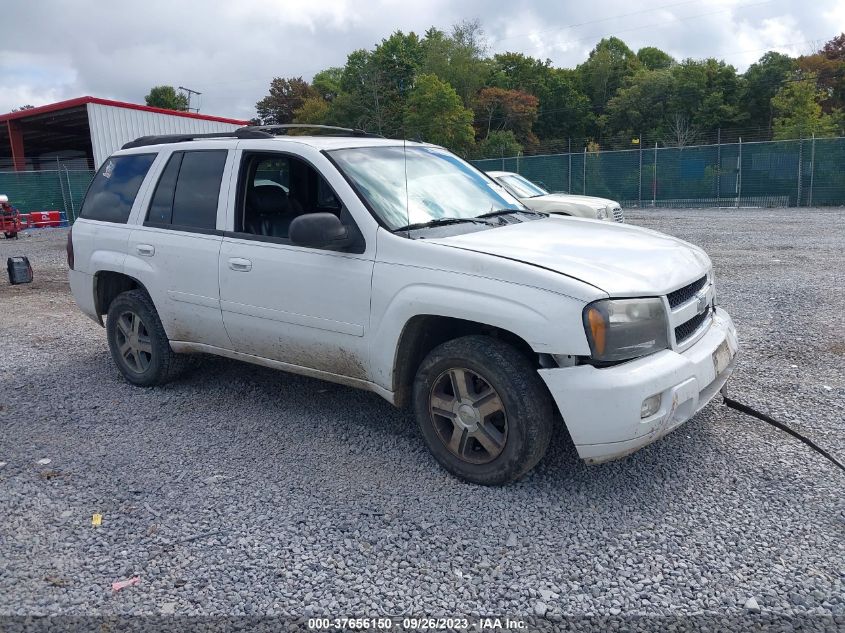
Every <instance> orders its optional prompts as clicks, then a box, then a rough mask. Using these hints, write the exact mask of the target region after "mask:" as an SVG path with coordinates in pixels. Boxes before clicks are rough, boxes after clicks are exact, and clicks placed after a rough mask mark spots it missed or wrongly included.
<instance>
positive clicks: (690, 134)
mask: <svg viewBox="0 0 845 633" xmlns="http://www.w3.org/2000/svg"><path fill="white" fill-rule="evenodd" d="M697 133H698V131H697V130H696V129H695V127H694V126H693V125H692V123H691V122H690V120H689V117H688V116H687V115H685V114H680V113H678V112H676V113H675V114H673V115H672V116H671V117H669V125H668V137H667V138H666V139H664V142H665V144H666V145H668V146H669V147H686V146H687V145H692V143H693V141H695V137H696V134H697Z"/></svg>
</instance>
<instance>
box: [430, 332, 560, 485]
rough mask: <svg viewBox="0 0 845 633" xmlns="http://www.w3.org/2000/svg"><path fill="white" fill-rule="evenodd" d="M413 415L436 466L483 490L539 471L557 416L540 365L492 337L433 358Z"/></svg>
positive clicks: (449, 347)
mask: <svg viewBox="0 0 845 633" xmlns="http://www.w3.org/2000/svg"><path fill="white" fill-rule="evenodd" d="M414 412H415V414H416V417H417V422H418V423H419V426H420V431H421V432H422V435H423V438H424V439H425V441H426V444H427V445H428V448H429V449H430V450H431V452H432V454H433V455H434V457H435V458H436V459H437V461H438V462H440V464H441V465H442V466H443V467H444V468H445V469H446V470H448V471H449V472H451V473H452V474H454V475H456V476H457V477H459V478H461V479H463V480H465V481H468V482H471V483H476V484H482V485H501V484H505V483H508V482H511V481H514V480H516V479H519V478H520V477H521V476H522V475H524V474H525V473H527V472H528V471H529V470H531V469H532V468H534V466H536V465H537V463H538V462H539V461H540V460H541V459H542V457H543V455H545V453H546V449H547V448H548V446H549V441H550V439H551V434H552V424H553V422H552V420H553V416H554V409H553V406H552V402H551V398H550V396H549V393H548V391H547V390H546V387H545V385H544V384H543V382H542V380H541V379H540V376H539V375H538V374H537V370H536V368H535V367H533V366H532V365H531V363H530V362H529V361H528V359H527V358H525V356H523V355H522V354H520V353H519V352H518V351H517V350H516V349H514V348H513V347H511V346H510V345H508V344H506V343H503V342H502V341H500V340H497V339H494V338H491V337H488V336H466V337H463V338H459V339H454V340H452V341H448V342H446V343H443V344H442V345H440V346H438V347H436V348H435V349H434V350H432V351H431V353H429V355H428V356H427V357H426V358H425V360H423V362H422V363H421V365H420V367H419V370H418V371H417V376H416V379H415V381H414Z"/></svg>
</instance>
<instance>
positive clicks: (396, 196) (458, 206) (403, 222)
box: [330, 145, 524, 229]
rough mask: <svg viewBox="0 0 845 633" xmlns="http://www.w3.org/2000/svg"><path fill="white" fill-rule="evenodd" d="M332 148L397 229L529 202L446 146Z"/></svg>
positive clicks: (341, 164)
mask: <svg viewBox="0 0 845 633" xmlns="http://www.w3.org/2000/svg"><path fill="white" fill-rule="evenodd" d="M330 154H331V156H332V158H334V160H335V161H336V162H337V164H338V166H339V167H340V169H341V170H342V171H343V172H344V173H345V174H346V175H347V176H348V177H349V178H350V179H351V180H352V182H353V183H354V184H355V186H356V188H357V189H358V191H359V192H360V193H361V195H363V196H364V197H365V198H366V200H367V202H368V203H369V205H370V207H371V208H372V209H373V211H374V212H375V213H376V214H378V216H379V217H380V218H381V220H382V221H383V222H384V223H385V224H386V225H387V226H388V227H390V228H391V229H397V228H399V227H403V226H407V225H409V224H421V223H425V222H430V221H432V220H439V219H441V218H473V217H476V216H479V215H481V214H483V213H488V212H490V211H496V210H500V209H515V210H519V209H523V208H524V207H523V206H522V205H521V204H520V203H519V202H518V201H517V200H516V199H514V198H513V197H512V196H511V195H510V194H508V193H507V192H506V191H505V190H504V188H502V187H501V186H499V185H498V184H496V183H495V182H493V181H492V180H490V179H488V178H485V177H484V175H483V174H481V173H479V172H478V170H476V169H474V168H473V167H472V166H471V165H469V164H467V163H466V162H464V161H463V160H461V159H460V158H458V157H457V156H455V155H454V154H451V153H450V152H448V151H446V150H442V149H438V148H433V147H419V146H413V147H408V148H407V149H406V148H403V147H402V146H401V145H398V146H391V147H358V148H350V149H341V150H335V151H333V152H330ZM406 173H407V189H406ZM406 190H407V193H406Z"/></svg>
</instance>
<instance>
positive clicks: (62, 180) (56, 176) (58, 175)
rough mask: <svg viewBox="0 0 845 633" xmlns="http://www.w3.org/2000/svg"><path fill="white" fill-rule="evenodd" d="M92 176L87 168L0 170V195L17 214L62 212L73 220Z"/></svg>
mask: <svg viewBox="0 0 845 633" xmlns="http://www.w3.org/2000/svg"><path fill="white" fill-rule="evenodd" d="M93 177H94V172H93V171H91V170H87V169H86V170H73V169H59V170H55V169H53V170H45V171H0V194H6V195H7V196H8V197H9V202H10V203H11V204H12V206H14V207H17V209H18V211H20V212H21V213H29V212H30V211H62V212H63V213H64V214H65V218H67V221H68V222H70V223H73V221H74V220H75V219H76V217H77V216H78V215H79V208H80V206H81V205H82V199H83V198H84V197H85V192H86V191H87V190H88V183H89V182H91V179H92V178H93Z"/></svg>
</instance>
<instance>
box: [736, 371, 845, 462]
mask: <svg viewBox="0 0 845 633" xmlns="http://www.w3.org/2000/svg"><path fill="white" fill-rule="evenodd" d="M722 399H723V400H724V403H725V404H726V405H727V406H728V407H730V408H731V409H736V410H737V411H739V412H741V413H744V414H746V415H750V416H751V417H754V418H757V419H758V420H762V421H763V422H766V423H768V424H771V425H772V426H773V427H775V428H778V429H780V430H781V431H783V432H784V433H789V434H790V435H791V436H792V437H794V438H796V439H798V440H800V441H802V442H803V443H804V444H806V445H807V446H809V447H810V448H812V449H813V450H814V451H816V452H817V453H818V454H819V455H821V456H822V457H825V458H826V459H828V460H829V461H830V462H831V463H832V464H834V465H835V466H838V467H839V468H840V469H841V470H842V471H845V465H843V464H842V462H840V461H839V460H837V459H836V458H835V457H834V456H833V455H831V454H830V453H828V452H827V451H826V450H824V449H823V448H822V447H820V446H818V445H817V444H816V443H815V442H813V440H811V439H810V438H808V437H805V436H803V435H801V434H800V433H799V432H798V431H796V430H794V429H791V428H789V427H788V426H786V425H785V424H784V423H783V422H778V421H777V420H775V419H774V418H772V417H769V416H768V415H766V414H765V413H760V412H759V411H757V410H756V409H752V408H751V407H749V406H748V405H745V404H742V403H741V402H737V401H736V400H734V399H732V398H729V397H728V393H727V389H725V388H724V387H722Z"/></svg>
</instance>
